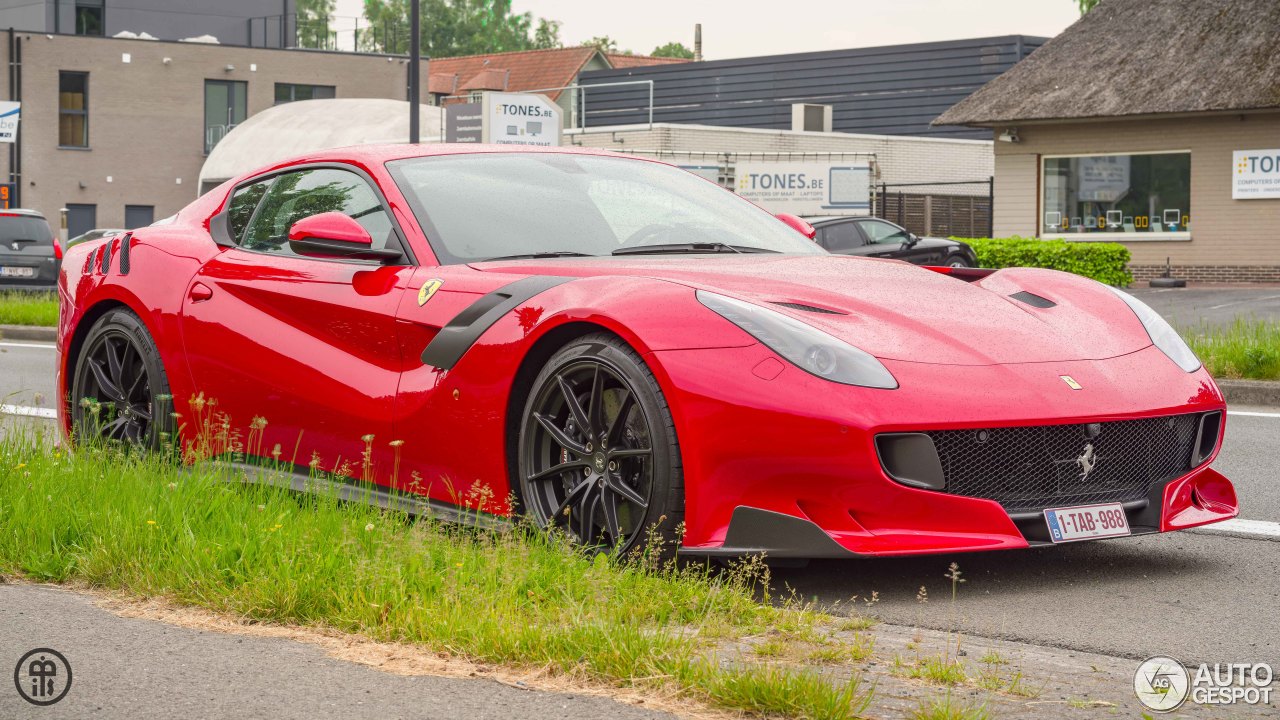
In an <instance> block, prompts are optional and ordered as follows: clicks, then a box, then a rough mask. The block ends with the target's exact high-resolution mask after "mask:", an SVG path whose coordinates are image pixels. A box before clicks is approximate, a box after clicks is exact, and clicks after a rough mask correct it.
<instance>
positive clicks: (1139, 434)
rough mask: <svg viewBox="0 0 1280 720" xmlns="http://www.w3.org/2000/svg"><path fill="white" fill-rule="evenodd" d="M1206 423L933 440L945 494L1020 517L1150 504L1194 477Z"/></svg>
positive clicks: (1176, 420)
mask: <svg viewBox="0 0 1280 720" xmlns="http://www.w3.org/2000/svg"><path fill="white" fill-rule="evenodd" d="M1199 417H1200V416H1199V415H1172V416H1168V417H1159V418H1146V419H1142V420H1121V421H1116V422H1104V423H1090V424H1082V425H1037V426H1031V427H1012V428H989V429H982V430H941V431H934V432H929V433H926V434H927V435H929V437H931V438H933V442H934V445H935V446H936V447H937V449H938V457H939V458H940V459H941V461H942V469H943V476H944V478H945V480H946V490H945V492H948V493H951V494H953V495H964V496H966V497H978V498H987V499H990V500H995V501H996V502H998V503H1000V504H1001V505H1002V506H1004V508H1005V509H1006V510H1009V511H1010V512H1016V511H1031V510H1042V509H1044V508H1049V507H1061V506H1064V505H1084V504H1089V503H1102V502H1130V501H1133V500H1140V499H1142V498H1144V497H1146V495H1147V493H1148V492H1150V490H1151V488H1152V486H1153V485H1155V484H1156V483H1160V482H1164V481H1167V480H1171V479H1173V478H1175V477H1177V476H1179V475H1181V474H1183V473H1185V472H1187V471H1188V470H1189V469H1190V466H1191V453H1192V449H1193V446H1194V445H1195V440H1196V425H1197V421H1198V420H1199ZM1090 450H1092V452H1090ZM1086 465H1088V466H1089V472H1088V473H1086V472H1085V466H1086Z"/></svg>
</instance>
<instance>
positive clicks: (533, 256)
mask: <svg viewBox="0 0 1280 720" xmlns="http://www.w3.org/2000/svg"><path fill="white" fill-rule="evenodd" d="M560 257H596V256H595V255H592V254H591V253H584V252H577V251H576V250H551V251H548V252H533V253H520V254H519V255H499V256H498V257H491V258H485V259H483V260H479V261H477V262H493V261H494V260H543V259H546V258H560Z"/></svg>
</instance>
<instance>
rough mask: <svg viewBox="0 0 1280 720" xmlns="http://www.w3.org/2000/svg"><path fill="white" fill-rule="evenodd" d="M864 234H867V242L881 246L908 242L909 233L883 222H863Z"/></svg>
mask: <svg viewBox="0 0 1280 720" xmlns="http://www.w3.org/2000/svg"><path fill="white" fill-rule="evenodd" d="M860 224H861V225H862V232H864V233H866V235H867V240H869V241H870V242H873V243H876V244H877V245H880V244H886V245H887V244H894V245H897V244H901V243H904V242H906V241H907V231H906V230H903V229H902V228H900V227H898V226H897V225H892V224H890V223H887V222H883V221H881V220H863V221H862V222H861V223H860Z"/></svg>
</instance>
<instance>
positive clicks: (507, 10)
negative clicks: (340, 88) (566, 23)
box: [360, 0, 560, 57]
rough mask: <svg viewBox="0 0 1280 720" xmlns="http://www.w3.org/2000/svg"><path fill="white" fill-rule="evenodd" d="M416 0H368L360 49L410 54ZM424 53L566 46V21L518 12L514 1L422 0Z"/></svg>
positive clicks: (447, 54)
mask: <svg viewBox="0 0 1280 720" xmlns="http://www.w3.org/2000/svg"><path fill="white" fill-rule="evenodd" d="M410 1H411V0H364V17H365V19H366V20H367V21H368V22H369V28H368V29H367V30H365V31H364V32H362V33H361V37H360V48H361V49H362V50H369V51H374V52H386V53H405V52H408V49H409V37H410V36H409V8H410V5H409V3H410ZM420 2H421V12H420V14H421V23H422V26H421V30H420V33H421V34H420V37H421V41H422V53H423V54H424V55H426V56H428V57H454V56H458V55H478V54H483V53H495V52H509V51H513V50H532V49H534V48H539V47H559V46H560V23H558V22H555V21H553V20H546V19H545V18H539V19H538V21H537V23H536V25H535V23H534V17H533V13H528V12H525V13H515V12H512V10H511V0H420Z"/></svg>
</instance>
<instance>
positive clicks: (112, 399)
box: [71, 308, 173, 450]
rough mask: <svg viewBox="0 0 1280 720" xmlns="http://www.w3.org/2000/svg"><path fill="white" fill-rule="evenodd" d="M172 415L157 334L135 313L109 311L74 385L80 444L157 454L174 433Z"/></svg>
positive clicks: (81, 359) (90, 338)
mask: <svg viewBox="0 0 1280 720" xmlns="http://www.w3.org/2000/svg"><path fill="white" fill-rule="evenodd" d="M172 411H173V401H172V396H171V394H170V390H169V377H168V375H167V374H166V373H165V370H164V363H163V362H161V360H160V352H159V350H157V349H156V344H155V341H154V340H153V339H152V338H151V333H150V332H148V331H147V328H146V326H145V325H143V324H142V321H141V320H140V319H139V318H138V316H137V315H135V314H133V312H131V311H129V310H126V309H124V308H115V309H113V310H109V311H107V313H106V314H105V315H103V316H102V317H101V318H98V321H97V322H95V323H94V324H93V327H92V328H91V329H90V330H89V334H88V335H86V336H85V339H84V343H83V344H82V345H81V351H80V354H79V356H78V357H77V358H76V368H75V375H73V376H72V382H71V417H72V427H73V429H74V431H75V434H76V439H77V440H78V441H81V442H83V441H86V440H89V439H90V438H93V439H103V440H107V441H116V442H123V443H126V444H129V445H133V446H136V447H140V448H142V449H144V450H155V449H157V448H159V447H160V444H161V442H162V441H164V440H165V439H166V438H167V437H169V436H170V435H171V433H172V426H173V418H172V416H171V415H170V413H171V412H172Z"/></svg>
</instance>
